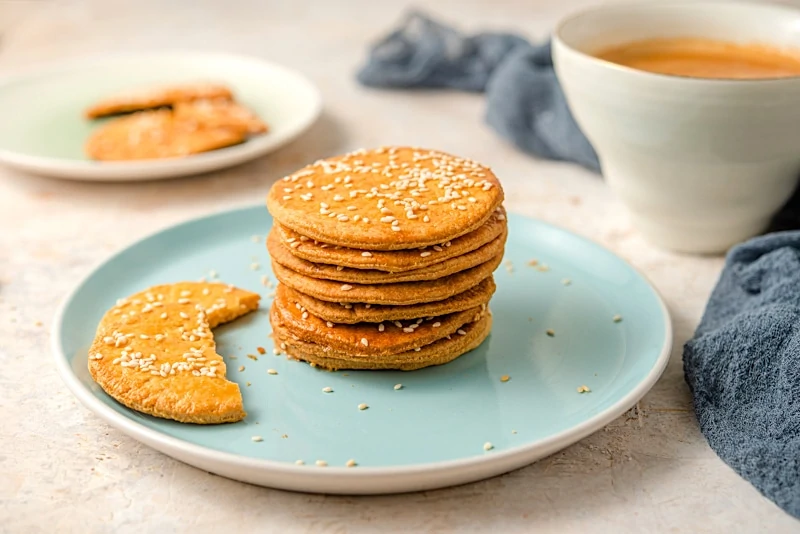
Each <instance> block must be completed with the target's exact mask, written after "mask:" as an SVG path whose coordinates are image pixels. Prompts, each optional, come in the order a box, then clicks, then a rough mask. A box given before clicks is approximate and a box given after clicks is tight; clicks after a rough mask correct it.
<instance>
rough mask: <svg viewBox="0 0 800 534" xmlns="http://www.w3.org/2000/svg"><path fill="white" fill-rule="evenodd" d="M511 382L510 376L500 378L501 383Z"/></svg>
mask: <svg viewBox="0 0 800 534" xmlns="http://www.w3.org/2000/svg"><path fill="white" fill-rule="evenodd" d="M509 380H511V377H510V376H508V375H503V376H501V377H500V382H508V381H509Z"/></svg>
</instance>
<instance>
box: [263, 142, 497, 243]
mask: <svg viewBox="0 0 800 534" xmlns="http://www.w3.org/2000/svg"><path fill="white" fill-rule="evenodd" d="M502 201H503V190H502V188H501V186H500V183H499V182H498V180H497V178H496V177H495V175H494V174H493V173H492V171H491V170H490V169H489V168H487V167H485V166H483V165H481V164H479V163H476V162H474V161H472V160H469V159H466V158H459V157H456V156H452V155H450V154H445V153H443V152H437V151H433V150H424V149H419V148H409V147H391V148H378V149H374V150H359V151H356V152H352V153H350V154H346V155H344V156H338V157H334V158H330V159H326V160H320V161H317V162H316V163H314V164H312V165H309V166H307V167H305V168H303V169H301V170H299V171H297V172H295V173H293V174H291V175H289V176H286V177H285V178H283V179H281V180H279V181H278V182H276V183H275V184H274V185H273V186H272V188H271V189H270V192H269V195H268V196H267V207H268V208H269V211H270V213H272V216H273V217H274V218H275V220H277V221H278V222H279V223H280V224H281V225H283V226H286V227H287V228H290V229H292V230H294V231H295V232H298V233H299V234H301V235H304V236H306V237H309V238H311V239H316V240H317V241H321V242H323V243H329V244H332V245H339V246H343V247H348V248H357V249H364V250H367V251H370V250H402V249H410V248H418V247H423V246H434V245H440V244H441V243H446V242H447V241H451V240H453V239H455V238H457V237H460V236H462V235H465V234H468V233H470V232H472V231H474V230H476V229H477V228H479V227H481V226H482V225H484V224H485V223H486V221H488V220H489V218H490V217H491V215H492V213H493V212H494V210H495V209H496V208H497V207H498V206H499V205H500V204H501V202H502Z"/></svg>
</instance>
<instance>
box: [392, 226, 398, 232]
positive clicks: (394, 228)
mask: <svg viewBox="0 0 800 534" xmlns="http://www.w3.org/2000/svg"><path fill="white" fill-rule="evenodd" d="M391 228H392V231H393V232H399V231H400V227H399V226H392V227H391Z"/></svg>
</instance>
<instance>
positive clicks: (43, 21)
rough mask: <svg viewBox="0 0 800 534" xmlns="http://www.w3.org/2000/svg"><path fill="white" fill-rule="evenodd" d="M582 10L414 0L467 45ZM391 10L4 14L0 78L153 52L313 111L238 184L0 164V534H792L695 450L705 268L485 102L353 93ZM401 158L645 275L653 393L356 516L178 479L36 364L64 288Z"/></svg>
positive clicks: (109, 7)
mask: <svg viewBox="0 0 800 534" xmlns="http://www.w3.org/2000/svg"><path fill="white" fill-rule="evenodd" d="M589 3H591V2H587V1H586V0H568V1H563V2H556V1H555V0H531V1H528V2H522V1H516V0H503V1H493V2H489V1H483V2H461V1H458V0H451V1H439V2H428V3H426V5H429V6H430V9H431V10H432V11H433V12H435V13H437V14H439V15H440V16H444V17H446V18H447V19H449V20H454V21H460V24H462V25H463V26H464V27H465V28H467V29H474V28H479V27H483V28H487V27H488V28H495V29H508V28H515V29H518V30H519V31H522V32H524V33H526V34H528V35H529V36H530V37H532V38H543V37H544V36H546V34H547V32H548V30H549V29H550V28H552V27H553V25H554V24H555V23H556V21H557V20H558V19H559V18H561V17H562V16H564V15H565V14H566V13H567V12H569V11H572V10H574V9H577V8H580V7H581V6H583V5H587V4H589ZM404 9H405V4H404V3H403V2H399V1H395V0H392V1H386V2H372V1H369V0H355V1H350V2H346V1H339V2H323V1H317V2H307V1H293V2H278V1H275V2H259V1H256V0H252V1H248V2H240V1H235V0H229V1H226V2H214V1H211V0H208V1H194V2H191V3H190V2H170V3H166V2H160V3H155V2H146V1H138V2H127V3H124V4H122V3H118V2H111V1H100V0H97V1H95V2H81V1H64V2H53V1H37V2H33V1H30V2H3V1H0V73H3V72H7V71H9V70H11V69H15V68H19V67H26V66H29V65H30V64H33V63H35V62H40V61H53V60H60V59H64V58H71V57H79V56H84V55H86V54H91V53H99V52H103V53H108V52H116V51H120V52H122V51H134V50H136V51H141V50H160V49H165V48H168V47H173V48H192V49H200V50H215V51H227V52H236V53H247V54H253V55H257V56H261V57H264V58H267V59H270V60H274V61H277V62H280V63H284V64H286V65H288V66H290V67H293V68H296V69H298V70H300V71H302V72H304V73H305V74H306V75H307V76H308V77H310V78H311V79H312V80H314V82H315V83H317V84H318V85H319V87H320V88H321V90H322V92H323V95H324V100H325V112H324V115H323V116H322V118H321V120H320V121H319V122H318V123H317V124H316V125H315V126H314V127H313V128H312V129H311V130H310V131H309V132H308V133H307V134H306V135H304V136H303V137H302V138H300V139H299V140H297V141H295V142H294V143H292V144H290V145H288V146H286V147H285V148H283V149H281V150H280V151H278V152H276V153H274V154H272V155H270V156H268V157H265V158H263V159H260V160H258V161H255V162H253V163H249V164H246V165H243V166H240V167H237V168H233V169H230V170H226V171H223V172H218V173H214V174H211V175H206V176H200V177H195V178H187V179H178V180H171V181H161V182H153V183H138V184H98V183H78V182H67V181H56V180H51V179H45V178H39V177H33V176H28V175H23V174H19V173H17V172H14V171H11V170H7V169H4V168H0V223H2V228H3V229H2V230H0V362H2V372H0V418H1V419H2V425H0V532H3V533H5V532H9V533H25V534H33V533H37V532H48V533H50V532H59V533H67V532H80V533H92V532H158V533H167V532H192V533H198V532H220V531H223V529H228V530H229V531H230V530H231V529H236V531H241V532H245V531H256V530H258V531H260V532H331V533H332V532H374V531H379V530H385V531H401V530H402V531H409V532H448V531H462V532H463V531H478V532H488V531H493V532H530V531H536V532H559V533H571V532H576V533H577V532H615V533H627V532H630V533H634V532H635V533H639V532H693V533H694V532H790V531H794V532H797V531H798V529H800V523H798V522H797V521H795V520H794V519H792V518H790V517H789V516H788V515H786V514H784V513H783V512H782V511H781V510H779V509H778V508H776V507H775V506H774V505H773V504H771V503H770V502H769V501H767V500H765V499H764V498H762V497H761V496H760V495H759V494H758V492H756V491H755V490H754V489H753V488H752V487H751V486H750V485H749V484H747V483H746V482H745V481H743V480H742V479H740V478H739V477H738V476H737V475H736V474H734V473H733V472H732V471H731V470H730V469H729V468H728V467H727V466H726V465H725V464H723V463H722V462H721V461H720V460H719V459H718V458H717V457H716V456H715V455H714V453H713V452H712V451H711V450H710V449H709V448H708V446H707V444H706V442H705V440H704V439H703V437H702V436H701V435H700V432H699V431H698V427H697V422H696V420H695V418H694V415H693V414H692V411H691V399H690V396H689V392H688V390H687V387H686V384H685V383H684V380H683V372H682V366H681V349H682V345H683V343H684V342H685V341H686V340H687V339H688V338H689V336H690V335H691V333H692V331H693V329H694V327H695V326H696V324H697V322H698V321H699V319H700V316H701V314H702V311H703V306H704V303H705V301H706V298H707V296H708V294H709V292H710V291H711V288H712V287H713V284H714V282H715V280H716V277H717V275H718V273H719V270H720V267H721V265H722V259H721V258H719V257H689V256H679V255H675V254H671V253H668V252H664V251H661V250H657V249H655V248H653V247H651V246H650V245H648V244H647V243H646V242H644V241H643V240H642V238H641V237H640V236H639V235H638V234H637V232H636V231H635V230H634V229H632V228H631V226H630V224H629V222H628V219H627V216H626V214H625V212H624V210H623V209H622V207H621V205H620V204H619V202H618V201H617V200H615V199H614V198H613V197H612V195H611V193H610V192H609V191H608V189H606V187H605V186H604V184H603V182H602V180H601V179H599V178H598V177H597V176H595V175H593V174H591V173H589V172H587V171H584V170H582V169H580V168H576V167H574V166H572V165H569V164H561V163H552V162H545V161H537V160H535V159H533V158H531V157H528V156H526V155H523V154H521V153H519V152H517V151H516V150H514V149H512V148H511V147H509V146H508V145H507V144H505V143H504V142H502V141H501V140H499V139H498V138H497V136H496V135H495V134H494V133H493V132H492V131H490V130H489V129H488V128H487V127H486V126H485V125H484V124H483V120H482V118H483V112H484V106H483V102H482V99H481V97H480V96H479V95H472V94H461V93H452V92H392V91H382V92H381V91H368V90H365V89H363V88H361V87H359V86H358V85H357V84H356V83H355V82H354V81H353V72H354V70H355V69H356V68H357V66H358V64H359V62H360V61H361V60H362V59H363V53H364V49H365V45H366V44H367V43H368V42H369V41H370V40H371V39H374V38H375V37H377V36H378V35H379V34H380V33H381V32H382V31H383V30H385V29H387V28H388V27H389V26H391V25H392V24H393V23H394V22H395V21H396V20H397V18H398V17H399V15H400V14H401V13H402V12H403V10H404ZM406 143H408V144H415V145H420V146H430V147H435V148H440V149H443V150H446V151H450V152H454V153H457V154H463V155H466V156H470V157H472V158H475V159H477V160H479V161H482V162H484V163H486V164H489V165H491V166H492V167H493V168H494V170H495V172H496V173H497V174H498V175H499V176H500V177H501V179H502V180H503V183H504V186H505V189H506V194H507V199H508V200H507V202H506V206H507V208H508V209H509V210H510V211H513V212H517V213H522V214H526V215H530V216H534V217H538V218H541V219H543V220H546V221H549V222H552V223H555V224H558V225H561V226H563V227H566V228H568V229H570V230H572V231H574V232H576V233H578V234H581V235H584V236H587V237H589V238H591V239H593V240H595V241H597V242H599V243H602V244H603V245H605V246H607V247H609V248H610V249H612V250H614V251H615V252H616V253H618V254H619V255H621V256H622V257H624V258H626V259H627V260H629V261H630V262H631V263H632V264H633V265H635V266H636V267H637V268H639V269H640V270H641V271H643V272H644V273H646V274H647V276H648V277H649V278H650V279H651V280H652V281H653V283H654V284H655V285H656V287H657V288H658V289H659V290H660V291H661V293H662V294H663V296H664V298H665V300H666V302H667V305H668V306H669V309H670V312H671V314H672V318H673V321H674V327H675V329H674V332H675V339H674V342H675V348H674V350H673V354H672V359H671V361H670V364H669V366H668V368H667V370H666V372H665V373H664V376H663V378H662V379H661V380H660V381H659V382H658V383H657V384H656V386H655V387H654V388H653V390H652V391H651V392H650V393H649V394H648V395H647V396H646V397H645V398H644V399H643V400H642V401H641V402H640V403H639V405H638V406H637V408H635V409H633V410H631V411H630V412H629V413H628V414H626V415H625V416H623V417H620V418H619V419H618V420H616V421H614V422H613V423H612V424H610V425H609V426H608V427H607V428H606V429H605V430H604V431H601V432H598V433H597V434H595V435H593V436H591V437H589V438H587V439H585V440H583V441H581V442H579V443H577V444H576V445H574V446H572V447H570V448H568V449H566V450H564V451H562V452H560V453H558V454H555V455H553V456H551V457H549V458H547V459H545V460H543V461H541V462H539V463H537V464H535V465H532V466H530V467H527V468H525V469H521V470H519V471H515V472H513V473H510V474H507V475H505V476H502V477H497V478H494V479H491V480H487V481H484V482H479V483H476V484H470V485H467V486H462V487H458V488H452V489H446V490H439V491H432V492H425V493H416V494H408V495H400V496H385V497H369V498H353V497H326V496H319V495H303V494H294V493H287V492H282V491H276V490H270V489H265V488H258V487H253V486H249V485H246V484H241V483H238V482H234V481H231V480H226V479H223V478H220V477H217V476H214V475H210V474H207V473H205V472H202V471H200V470H197V469H194V468H192V467H189V466H187V465H184V464H181V463H179V462H176V461H174V460H172V459H170V458H168V457H166V456H164V455H162V454H160V453H157V452H155V451H153V450H151V449H149V448H148V447H145V446H143V445H140V444H139V443H137V442H136V441H133V440H132V439H129V438H128V437H126V436H124V435H123V434H122V433H120V432H118V431H116V430H114V429H112V428H110V427H108V426H107V425H105V424H104V423H102V422H101V421H100V420H99V419H98V418H97V417H95V416H94V415H93V414H92V413H90V412H88V411H87V410H86V409H85V408H83V406H81V405H80V404H79V403H78V402H77V401H76V400H75V399H74V398H73V397H72V395H71V394H70V393H69V392H68V391H67V389H66V387H65V386H64V385H63V384H62V383H61V380H60V379H59V378H58V376H57V375H56V372H55V370H54V368H53V365H52V364H51V355H50V349H49V334H48V330H49V327H50V326H51V324H50V323H51V321H52V316H53V313H54V311H55V309H56V307H57V305H58V303H59V302H60V300H61V299H62V298H63V297H64V295H65V294H66V292H67V291H68V290H69V289H70V288H71V287H72V286H73V285H74V284H75V283H76V282H77V281H78V280H79V279H80V278H81V277H82V276H83V275H85V274H86V272H87V271H88V269H89V268H90V267H91V266H93V265H94V264H96V263H97V262H99V261H101V260H102V259H103V258H104V257H106V256H107V255H108V254H110V253H112V252H114V251H116V250H119V249H120V248H122V247H124V246H125V245H126V244H127V243H128V242H130V241H131V240H133V239H136V238H138V237H140V236H143V235H145V234H147V233H149V232H152V231H153V230H156V229H158V228H162V227H164V226H167V225H170V224H173V223H175V222H178V221H182V220H185V219H188V218H191V217H194V216H198V215H202V214H207V213H212V212H215V211H219V210H224V209H227V208H230V207H234V206H240V205H243V204H252V203H256V202H260V201H262V199H263V198H264V195H265V193H266V191H267V190H268V188H269V186H270V184H271V183H272V181H273V180H275V179H276V178H278V177H280V176H283V175H284V174H285V173H288V172H289V171H292V170H294V169H296V168H298V167H300V166H302V165H303V164H305V163H306V162H309V161H312V160H315V159H317V158H319V157H322V156H328V155H333V154H336V153H339V152H343V151H346V150H349V149H353V148H357V147H361V146H373V145H379V144H406Z"/></svg>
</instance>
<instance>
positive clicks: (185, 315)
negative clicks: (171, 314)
mask: <svg viewBox="0 0 800 534" xmlns="http://www.w3.org/2000/svg"><path fill="white" fill-rule="evenodd" d="M179 315H180V316H181V318H183V319H188V318H189V314H188V313H186V312H180V314H179Z"/></svg>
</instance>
